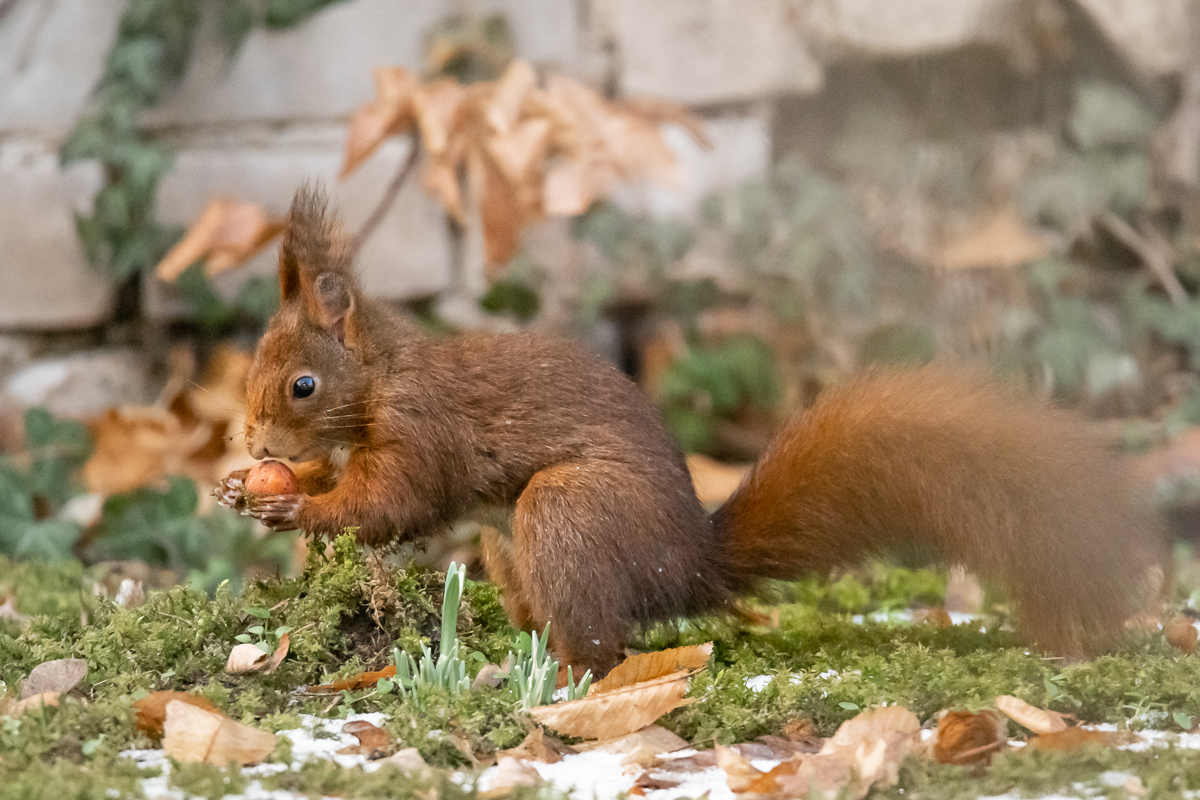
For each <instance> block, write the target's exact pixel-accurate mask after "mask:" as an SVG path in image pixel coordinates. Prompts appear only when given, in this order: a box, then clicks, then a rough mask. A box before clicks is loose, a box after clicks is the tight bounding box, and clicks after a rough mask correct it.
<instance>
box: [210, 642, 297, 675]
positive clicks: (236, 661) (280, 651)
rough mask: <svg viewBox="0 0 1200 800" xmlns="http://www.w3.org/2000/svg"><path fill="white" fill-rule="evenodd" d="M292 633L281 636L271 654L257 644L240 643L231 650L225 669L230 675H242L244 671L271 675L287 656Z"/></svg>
mask: <svg viewBox="0 0 1200 800" xmlns="http://www.w3.org/2000/svg"><path fill="white" fill-rule="evenodd" d="M289 635H290V634H286V633H285V634H284V635H283V636H280V637H279V646H278V647H276V648H275V652H274V653H273V654H271V655H268V654H266V653H264V652H263V651H262V650H260V649H259V647H258V645H256V644H239V645H237V646H236V647H234V648H233V650H231V651H229V659H228V660H227V661H226V662H225V671H226V672H228V673H229V674H230V675H240V674H242V673H243V672H263V673H266V674H267V675H270V674H271V673H272V672H274V671H275V670H277V669H278V668H279V665H280V664H282V663H283V659H284V658H285V657H286V656H287V653H288V647H289V644H290V641H291V640H290V639H289V638H288V637H289Z"/></svg>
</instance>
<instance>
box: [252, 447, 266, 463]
mask: <svg viewBox="0 0 1200 800" xmlns="http://www.w3.org/2000/svg"><path fill="white" fill-rule="evenodd" d="M250 457H251V458H253V459H256V460H259V461H261V460H262V459H264V458H270V457H271V451H270V450H268V449H267V448H265V447H256V448H254V449H252V450H251V451H250Z"/></svg>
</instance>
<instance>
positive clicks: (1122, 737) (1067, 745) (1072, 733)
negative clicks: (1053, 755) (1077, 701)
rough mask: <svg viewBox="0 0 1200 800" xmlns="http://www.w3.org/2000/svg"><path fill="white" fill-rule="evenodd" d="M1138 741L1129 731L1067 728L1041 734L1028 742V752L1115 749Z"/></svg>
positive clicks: (1135, 735)
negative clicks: (1087, 748)
mask: <svg viewBox="0 0 1200 800" xmlns="http://www.w3.org/2000/svg"><path fill="white" fill-rule="evenodd" d="M1136 741H1139V739H1138V736H1137V734H1135V733H1131V732H1130V731H1094V730H1090V729H1088V728H1067V729H1066V730H1065V731H1057V732H1055V733H1043V734H1041V735H1040V736H1035V737H1033V738H1032V739H1030V740H1029V744H1028V745H1027V746H1026V749H1028V750H1038V751H1041V752H1060V753H1069V752H1074V751H1075V750H1082V749H1083V748H1085V747H1117V746H1119V745H1123V744H1131V743H1133V742H1136Z"/></svg>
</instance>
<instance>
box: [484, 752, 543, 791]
mask: <svg viewBox="0 0 1200 800" xmlns="http://www.w3.org/2000/svg"><path fill="white" fill-rule="evenodd" d="M541 780H542V777H541V776H540V775H539V774H538V771H537V770H536V769H534V768H533V767H531V766H529V765H528V764H526V763H525V762H524V761H521V760H519V759H516V758H513V757H512V756H502V757H501V758H500V761H499V762H498V763H497V764H496V774H495V776H494V777H493V778H492V785H491V786H490V787H489V788H488V790H487V791H486V792H480V796H481V797H504V796H507V795H508V794H509V793H510V792H512V790H513V789H514V788H516V787H517V786H536V785H537V784H538V783H540V782H541Z"/></svg>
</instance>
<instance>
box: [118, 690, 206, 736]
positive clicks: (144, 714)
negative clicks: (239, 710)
mask: <svg viewBox="0 0 1200 800" xmlns="http://www.w3.org/2000/svg"><path fill="white" fill-rule="evenodd" d="M172 700H178V701H179V702H181V703H187V704H189V705H193V706H195V707H196V708H201V709H204V710H205V711H212V712H214V713H217V714H219V713H221V712H220V711H218V710H217V707H216V706H214V705H213V704H212V703H210V702H208V701H207V700H205V699H204V698H203V697H198V696H197V695H194V694H187V693H186V692H171V691H164V692H153V693H151V694H148V695H146V696H145V697H143V698H142V699H141V700H137V701H135V702H134V704H133V710H134V713H135V715H136V723H135V724H136V725H137V729H138V730H139V731H141V732H142V733H145V734H147V735H148V736H151V737H153V738H155V739H157V738H159V737H161V736H162V733H163V723H164V722H166V720H167V704H168V703H170V702H171V701H172Z"/></svg>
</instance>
